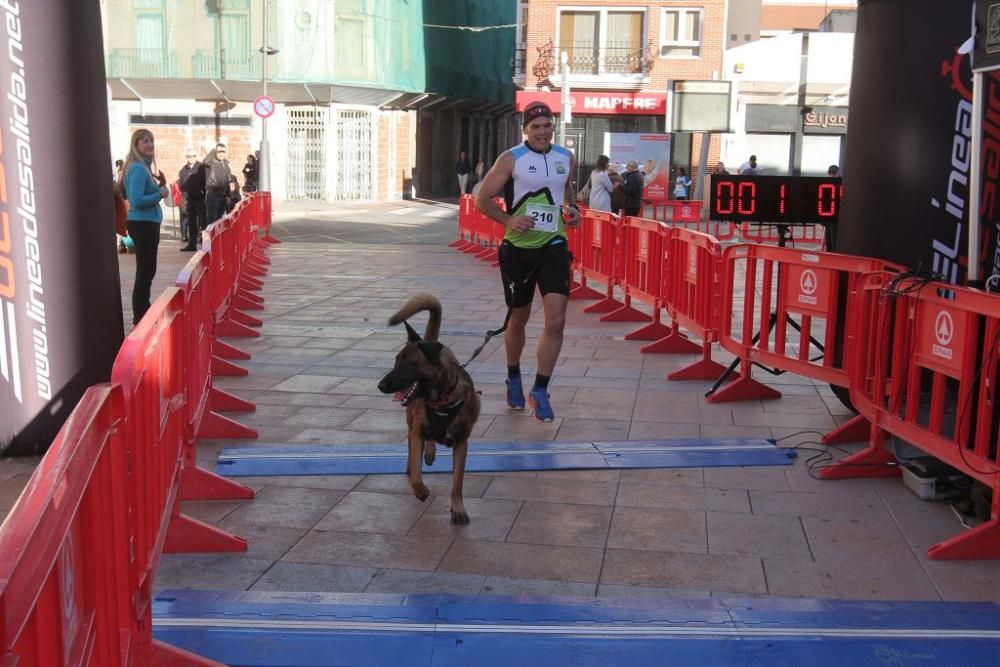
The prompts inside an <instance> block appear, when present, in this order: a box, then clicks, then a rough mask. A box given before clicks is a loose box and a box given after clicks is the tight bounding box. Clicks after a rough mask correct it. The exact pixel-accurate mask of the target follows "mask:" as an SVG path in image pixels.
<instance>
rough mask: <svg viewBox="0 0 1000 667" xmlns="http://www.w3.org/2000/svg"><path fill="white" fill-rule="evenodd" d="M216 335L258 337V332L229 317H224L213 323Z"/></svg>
mask: <svg viewBox="0 0 1000 667" xmlns="http://www.w3.org/2000/svg"><path fill="white" fill-rule="evenodd" d="M215 335H216V336H234V337H237V338H258V337H260V332H259V331H257V330H256V329H251V328H250V327H248V326H247V325H245V324H240V323H239V322H235V321H233V320H232V319H231V318H229V317H224V318H223V319H222V320H221V321H219V322H218V323H217V324H216V325H215Z"/></svg>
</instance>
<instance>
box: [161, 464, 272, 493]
mask: <svg viewBox="0 0 1000 667" xmlns="http://www.w3.org/2000/svg"><path fill="white" fill-rule="evenodd" d="M253 497H254V490H253V489H252V488H250V487H249V486H244V485H243V484H240V483H238V482H234V481H233V480H231V479H226V478H225V477H222V476H221V475H216V474H215V473H214V472H210V471H208V470H205V469H204V468H198V467H196V466H185V467H184V468H183V469H181V481H180V484H178V486H177V500H250V499H252V498H253Z"/></svg>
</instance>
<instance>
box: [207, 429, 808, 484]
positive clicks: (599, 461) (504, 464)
mask: <svg viewBox="0 0 1000 667" xmlns="http://www.w3.org/2000/svg"><path fill="white" fill-rule="evenodd" d="M437 455H438V460H437V461H436V462H435V465H434V466H427V465H424V471H425V472H426V473H435V472H440V473H447V472H451V461H450V458H451V450H450V449H448V448H447V447H442V446H439V447H438V448H437ZM793 458H795V452H794V451H792V450H788V449H781V448H780V447H777V446H776V445H775V443H774V441H773V440H765V439H761V438H752V439H751V438H730V439H719V440H692V439H678V440H628V441H621V442H550V441H545V442H473V443H472V444H471V446H470V448H469V456H468V459H467V461H466V470H467V471H468V472H508V471H513V470H589V469H597V470H600V469H609V470H610V469H621V468H714V467H721V466H770V465H790V464H791V462H792V459H793ZM405 469H406V445H405V444H401V443H400V444H390V445H319V446H317V445H265V446H256V447H230V448H226V449H224V450H222V453H221V454H219V460H218V464H217V467H216V470H217V472H218V473H219V474H221V475H226V476H229V477H245V476H268V475H371V474H383V473H400V472H403V471H404V470H405Z"/></svg>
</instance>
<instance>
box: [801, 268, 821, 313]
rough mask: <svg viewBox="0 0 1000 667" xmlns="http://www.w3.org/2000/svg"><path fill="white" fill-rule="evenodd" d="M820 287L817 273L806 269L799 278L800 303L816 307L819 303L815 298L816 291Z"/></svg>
mask: <svg viewBox="0 0 1000 667" xmlns="http://www.w3.org/2000/svg"><path fill="white" fill-rule="evenodd" d="M818 287H819V279H818V278H817V277H816V273H815V272H814V271H813V270H812V269H806V270H805V271H803V272H802V275H800V276H799V290H801V293H800V294H799V303H807V304H809V305H811V306H815V305H816V304H817V303H818V302H819V301H818V299H817V298H816V297H815V296H813V295H814V294H816V289H817V288H818Z"/></svg>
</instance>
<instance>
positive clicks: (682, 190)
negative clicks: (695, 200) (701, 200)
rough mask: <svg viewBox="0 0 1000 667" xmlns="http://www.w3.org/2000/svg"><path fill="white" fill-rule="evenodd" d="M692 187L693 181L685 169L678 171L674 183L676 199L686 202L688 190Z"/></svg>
mask: <svg viewBox="0 0 1000 667" xmlns="http://www.w3.org/2000/svg"><path fill="white" fill-rule="evenodd" d="M690 187H691V179H690V178H688V175H687V171H685V170H684V167H680V168H679V169H678V170H677V180H676V181H674V199H679V200H684V199H687V198H688V189H689V188H690Z"/></svg>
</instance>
